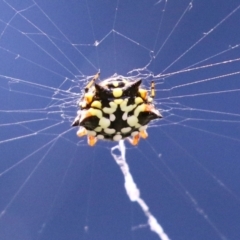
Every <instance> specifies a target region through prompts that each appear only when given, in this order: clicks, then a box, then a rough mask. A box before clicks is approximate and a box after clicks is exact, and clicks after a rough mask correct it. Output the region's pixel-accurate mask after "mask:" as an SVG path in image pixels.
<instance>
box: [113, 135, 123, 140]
mask: <svg viewBox="0 0 240 240" xmlns="http://www.w3.org/2000/svg"><path fill="white" fill-rule="evenodd" d="M121 139H122V135H115V136H114V137H113V141H120V140H121Z"/></svg>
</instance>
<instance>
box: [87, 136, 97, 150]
mask: <svg viewBox="0 0 240 240" xmlns="http://www.w3.org/2000/svg"><path fill="white" fill-rule="evenodd" d="M96 142H97V138H96V137H94V136H89V135H88V145H89V146H91V147H93V146H94V145H95V144H96Z"/></svg>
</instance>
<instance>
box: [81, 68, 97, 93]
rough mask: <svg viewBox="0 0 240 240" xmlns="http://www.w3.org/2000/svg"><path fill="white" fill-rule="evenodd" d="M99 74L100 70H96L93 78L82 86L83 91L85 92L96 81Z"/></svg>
mask: <svg viewBox="0 0 240 240" xmlns="http://www.w3.org/2000/svg"><path fill="white" fill-rule="evenodd" d="M99 76H100V72H98V73H97V74H96V75H95V76H94V77H93V78H92V80H91V81H90V82H89V83H88V84H87V86H86V87H85V88H84V90H85V92H86V93H87V92H88V90H89V88H90V87H91V86H92V85H93V84H94V83H95V82H96V80H97V79H98V78H99Z"/></svg>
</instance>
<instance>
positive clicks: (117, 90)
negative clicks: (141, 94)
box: [112, 88, 123, 98]
mask: <svg viewBox="0 0 240 240" xmlns="http://www.w3.org/2000/svg"><path fill="white" fill-rule="evenodd" d="M112 93H113V96H114V97H115V98H118V97H121V96H122V94H123V91H122V89H121V88H115V89H113V91H112Z"/></svg>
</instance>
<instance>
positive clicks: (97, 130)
mask: <svg viewBox="0 0 240 240" xmlns="http://www.w3.org/2000/svg"><path fill="white" fill-rule="evenodd" d="M94 131H96V132H101V131H102V128H101V127H96V128H95V129H94Z"/></svg>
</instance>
